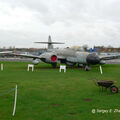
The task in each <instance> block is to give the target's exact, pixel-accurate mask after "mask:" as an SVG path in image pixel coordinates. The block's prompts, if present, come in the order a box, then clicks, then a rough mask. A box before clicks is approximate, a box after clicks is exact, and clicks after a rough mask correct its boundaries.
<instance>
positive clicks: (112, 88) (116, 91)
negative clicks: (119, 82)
mask: <svg viewBox="0 0 120 120" xmlns="http://www.w3.org/2000/svg"><path fill="white" fill-rule="evenodd" d="M110 91H111V92H112V93H118V91H119V89H118V87H116V86H112V87H110Z"/></svg>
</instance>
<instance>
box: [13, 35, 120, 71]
mask: <svg viewBox="0 0 120 120" xmlns="http://www.w3.org/2000/svg"><path fill="white" fill-rule="evenodd" d="M36 43H44V44H48V50H47V51H46V52H44V53H42V54H41V55H39V56H35V55H25V54H16V53H13V54H14V55H17V56H23V57H28V58H33V61H32V63H33V64H39V63H40V60H41V61H43V62H45V63H48V64H51V65H52V66H53V67H56V66H57V63H63V64H66V65H69V66H74V65H76V64H77V65H78V66H81V65H82V66H84V68H85V70H86V71H88V70H90V65H96V64H105V61H106V60H110V59H118V58H120V55H112V56H110V55H109V56H99V55H98V54H97V53H89V52H83V51H76V50H73V49H70V48H65V49H54V48H53V44H63V43H60V42H52V40H51V36H49V37H48V42H36Z"/></svg>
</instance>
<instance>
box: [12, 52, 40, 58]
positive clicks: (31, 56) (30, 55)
mask: <svg viewBox="0 0 120 120" xmlns="http://www.w3.org/2000/svg"><path fill="white" fill-rule="evenodd" d="M11 54H12V55H14V56H20V57H27V58H38V59H40V56H36V55H32V54H28V55H27V54H18V53H11Z"/></svg>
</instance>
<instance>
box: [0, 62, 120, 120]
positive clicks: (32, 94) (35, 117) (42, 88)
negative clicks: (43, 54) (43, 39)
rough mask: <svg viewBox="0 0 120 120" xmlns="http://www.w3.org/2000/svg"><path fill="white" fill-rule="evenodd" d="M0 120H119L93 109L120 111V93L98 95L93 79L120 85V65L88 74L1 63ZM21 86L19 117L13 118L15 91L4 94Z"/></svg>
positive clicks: (74, 70)
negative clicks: (28, 69) (112, 81)
mask: <svg viewBox="0 0 120 120" xmlns="http://www.w3.org/2000/svg"><path fill="white" fill-rule="evenodd" d="M1 63H4V71H0V120H113V119H114V120H119V119H120V112H116V113H114V112H113V111H112V112H111V113H104V114H103V113H95V114H93V113H92V112H91V111H92V109H95V110H96V109H100V110H101V109H103V110H109V109H112V110H114V109H119V110H120V93H117V94H111V93H110V92H109V91H108V92H99V88H98V87H97V86H95V84H94V83H93V81H92V80H93V79H98V80H115V81H117V83H116V85H117V86H120V65H104V66H103V75H101V74H100V72H99V68H98V66H95V67H93V68H92V70H91V71H89V72H86V71H84V70H83V69H78V68H73V69H72V68H68V69H67V72H66V73H63V72H61V73H59V70H58V68H56V69H53V68H51V66H50V65H48V64H39V65H38V66H36V67H35V71H34V72H31V71H30V72H27V71H26V70H27V64H28V63H20V62H1ZM16 84H17V85H18V100H17V109H16V114H15V116H14V117H12V110H13V100H14V92H11V93H9V94H5V95H3V93H4V92H6V91H7V90H10V89H11V88H14V87H15V85H16Z"/></svg>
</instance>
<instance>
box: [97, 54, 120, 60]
mask: <svg viewBox="0 0 120 120" xmlns="http://www.w3.org/2000/svg"><path fill="white" fill-rule="evenodd" d="M99 57H100V59H101V60H111V59H120V55H107V56H99Z"/></svg>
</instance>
